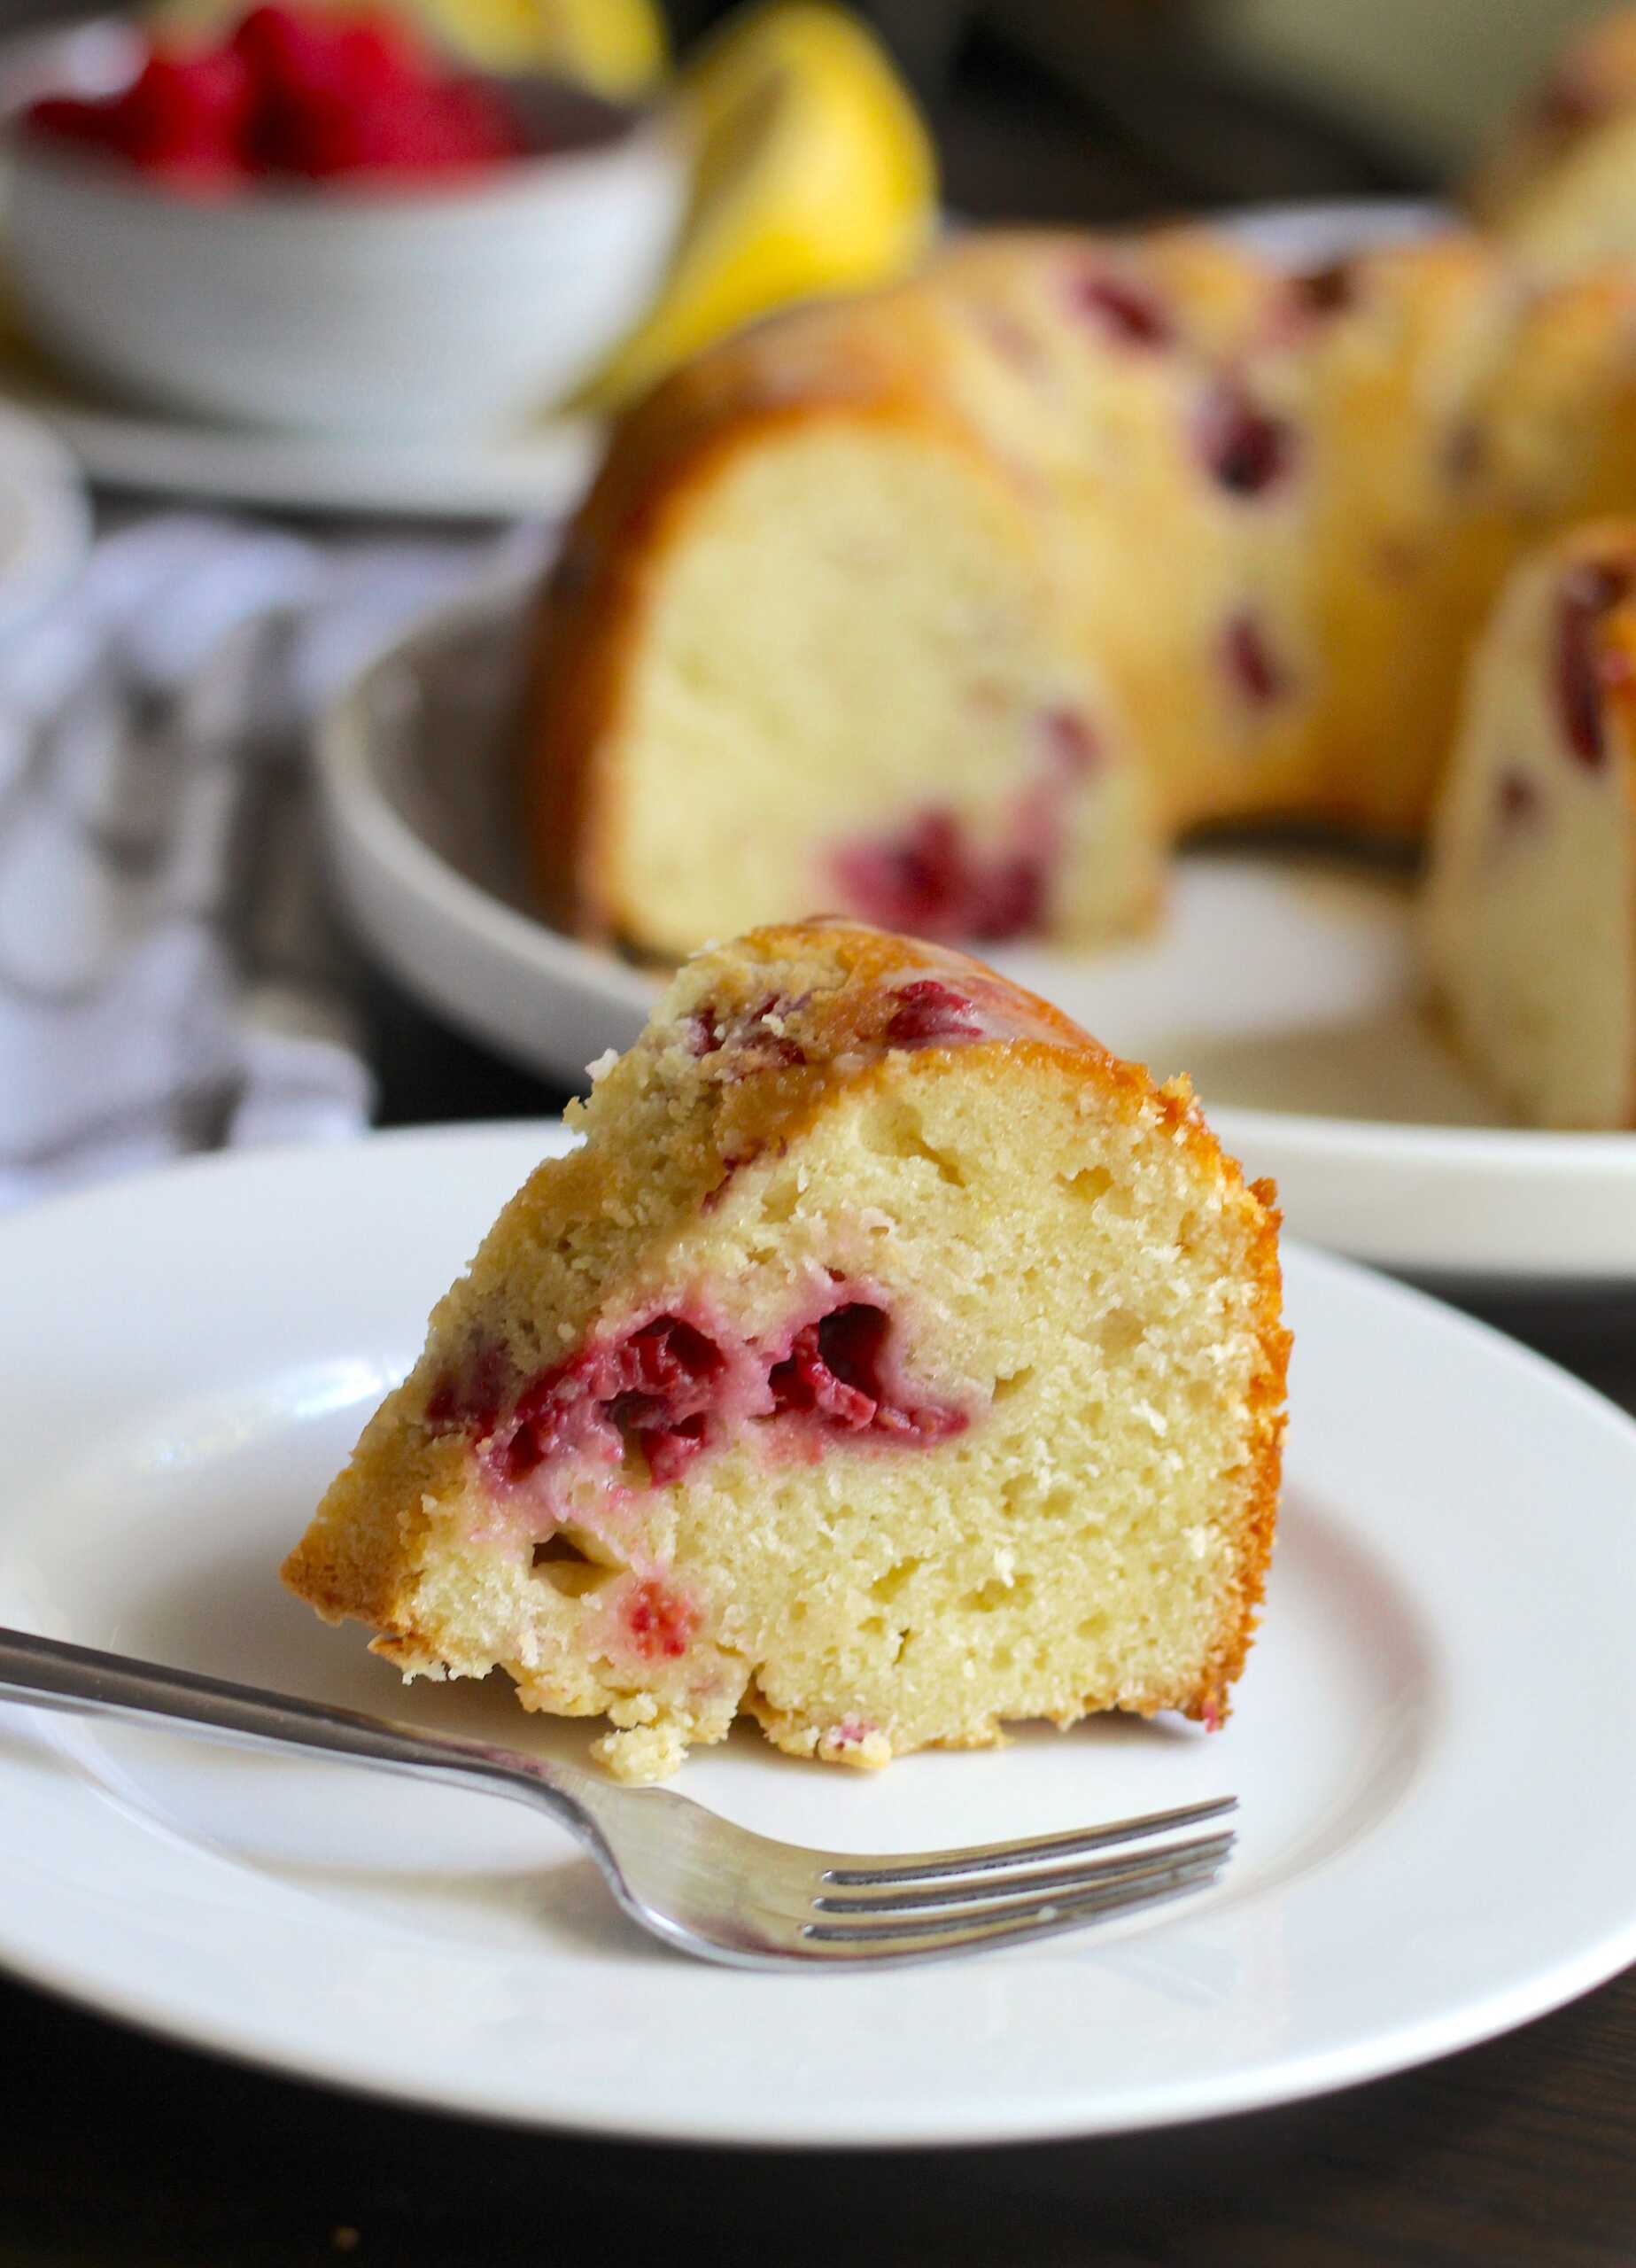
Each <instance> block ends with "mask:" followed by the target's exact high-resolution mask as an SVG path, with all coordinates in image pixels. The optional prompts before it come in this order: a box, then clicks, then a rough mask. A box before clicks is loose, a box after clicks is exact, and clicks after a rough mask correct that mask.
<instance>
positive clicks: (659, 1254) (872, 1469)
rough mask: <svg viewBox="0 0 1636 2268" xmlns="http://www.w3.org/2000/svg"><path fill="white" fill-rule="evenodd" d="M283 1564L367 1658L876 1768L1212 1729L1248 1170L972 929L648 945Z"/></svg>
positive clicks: (565, 1709) (1270, 1423) (1272, 1493)
mask: <svg viewBox="0 0 1636 2268" xmlns="http://www.w3.org/2000/svg"><path fill="white" fill-rule="evenodd" d="M594 1077H595V1084H594V1085H593V1091H592V1095H591V1099H590V1100H589V1102H588V1103H587V1104H586V1105H585V1108H584V1110H583V1112H582V1113H581V1114H580V1116H579V1124H580V1126H581V1127H582V1129H583V1132H584V1136H585V1140H584V1143H583V1146H581V1147H580V1148H579V1149H578V1150H577V1151H576V1152H575V1153H572V1154H571V1155H570V1156H568V1157H566V1158H563V1159H561V1160H555V1161H548V1162H547V1163H546V1164H543V1165H541V1166H540V1167H539V1169H538V1170H537V1171H536V1172H535V1173H534V1174H533V1175H532V1176H531V1178H530V1179H529V1181H528V1182H527V1183H526V1184H524V1186H523V1189H522V1190H521V1191H520V1192H519V1193H518V1194H517V1195H516V1197H515V1198H514V1199H513V1200H512V1201H511V1202H510V1203H509V1205H508V1206H507V1208H506V1209H505V1210H504V1211H503V1212H502V1214H501V1215H500V1218H499V1220H498V1221H497V1223H495V1225H494V1227H493V1229H492V1231H491V1232H490V1234H489V1236H488V1238H487V1239H486V1240H485V1243H484V1245H483V1247H482V1248H481V1250H480V1251H479V1252H478V1254H477V1257H476V1259H475V1260H474V1261H473V1262H472V1263H471V1266H470V1268H469V1270H468V1272H467V1273H466V1274H465V1275H464V1276H463V1277H462V1278H461V1280H460V1281H459V1282H458V1283H457V1284H456V1285H454V1289H453V1290H452V1291H451V1292H450V1293H448V1295H447V1297H446V1299H445V1300H444V1301H442V1303H441V1304H440V1305H439V1306H438V1309H436V1310H435V1312H434V1314H433V1316H432V1317H431V1323H430V1334H429V1337H428V1339H427V1342H426V1347H425V1350H424V1352H423V1355H422V1356H421V1358H420V1360H419V1362H418V1363H416V1364H415V1369H414V1370H413V1371H412V1372H411V1373H410V1375H409V1377H408V1378H407V1379H406V1381H405V1382H404V1384H403V1385H402V1386H399V1388H398V1389H397V1391H396V1392H395V1393H393V1394H392V1395H391V1396H390V1397H389V1398H388V1400H387V1401H386V1402H384V1405H383V1406H382V1408H381V1409H380V1410H379V1411H378V1412H377V1413H376V1416H375V1417H374V1418H373V1419H372V1420H371V1422H370V1424H369V1425H368V1428H367V1430H366V1431H365V1433H364V1434H363V1437H362V1439H361V1441H360V1443H359V1446H358V1449H357V1451H356V1453H355V1455H354V1456H353V1460H352V1462H351V1464H349V1466H348V1467H347V1469H346V1470H345V1472H343V1473H342V1475H341V1476H340V1478H339V1479H338V1480H337V1481H336V1482H335V1484H334V1486H333V1487H331V1489H330V1493H329V1495H327V1497H326V1498H325V1500H324V1502H323V1503H322V1506H321V1507H320V1509H319V1511H318V1512H317V1515H316V1516H315V1518H314V1521H313V1524H312V1526H311V1527H310V1529H309V1530H308V1532H307V1534H306V1538H305V1540H304V1541H303V1542H301V1543H300V1545H299V1547H298V1549H297V1550H295V1552H294V1553H293V1555H292V1556H291V1558H290V1560H289V1561H288V1563H287V1565H286V1566H285V1568H284V1575H285V1579H286V1581H288V1582H289V1583H290V1584H291V1586H292V1588H294V1589H295V1590H296V1591H298V1592H299V1594H300V1595H301V1596H303V1597H304V1598H306V1599H307V1600H308V1601H310V1602H311V1604H313V1605H314V1606H315V1607H316V1608H317V1609H318V1611H319V1612H320V1613H321V1614H322V1615H324V1616H325V1617H326V1618H328V1619H339V1618H340V1617H342V1616H345V1615H351V1616H355V1617H358V1618H360V1619H361V1620H363V1621H364V1622H366V1623H368V1624H370V1625H371V1626H373V1627H374V1628H375V1630H376V1632H377V1633H378V1635H377V1636H376V1639H375V1641H374V1645H375V1651H376V1652H378V1653H381V1654H384V1656H385V1657H386V1658H388V1659H389V1660H390V1661H392V1662H393V1663H394V1664H396V1665H397V1666H399V1668H400V1669H401V1670H402V1671H404V1672H405V1673H406V1674H425V1675H430V1676H432V1677H444V1676H470V1677H481V1676H483V1675H485V1674H486V1673H487V1672H489V1671H490V1670H492V1669H493V1668H494V1667H495V1666H502V1667H504V1668H505V1669H506V1670H507V1671H508V1673H509V1674H510V1676H511V1677H512V1678H513V1679H514V1680H515V1681H516V1689H517V1693H518V1697H519V1698H520V1699H521V1700H522V1702H523V1705H525V1706H526V1707H529V1708H531V1709H541V1710H547V1711H552V1712H556V1713H562V1714H567V1715H575V1716H594V1715H598V1714H604V1713H605V1714H606V1715H607V1716H608V1717H609V1719H610V1720H611V1721H612V1724H613V1726H614V1728H615V1729H614V1730H613V1731H612V1732H611V1733H610V1734H609V1736H607V1737H606V1738H605V1739H604V1740H603V1741H602V1743H601V1746H600V1751H599V1752H600V1753H601V1756H602V1757H603V1759H604V1760H605V1761H606V1762H607V1763H608V1764H609V1766H610V1767H611V1768H612V1769H613V1770H614V1771H615V1772H616V1773H617V1774H619V1775H622V1776H624V1777H626V1778H632V1779H645V1778H652V1777H655V1776H658V1775H663V1774H664V1773H666V1772H668V1771H670V1770H671V1768H672V1767H674V1766H675V1764H676V1763H677V1762H678V1760H679V1759H680V1757H681V1756H682V1754H683V1752H684V1751H685V1749H686V1745H687V1744H689V1743H690V1742H694V1741H717V1740H720V1739H721V1738H722V1737H723V1736H725V1733H726V1732H727V1729H728V1728H729V1727H730V1726H731V1724H732V1723H733V1719H734V1717H735V1716H736V1715H737V1714H738V1713H739V1712H740V1710H744V1711H748V1713H750V1714H751V1715H753V1716H754V1717H755V1718H756V1719H757V1720H759V1722H760V1723H761V1725H762V1727H763V1728H764V1731H765V1733H766V1734H767V1736H768V1737H769V1738H770V1739H771V1741H773V1742H774V1743H775V1744H777V1745H778V1746H779V1748H781V1749H784V1750H787V1751H789V1752H790V1753H792V1754H794V1755H797V1756H808V1757H818V1758H821V1759H826V1760H827V1761H832V1762H841V1763H849V1764H858V1765H877V1764H882V1763H884V1762H886V1761H887V1760H888V1759H889V1758H891V1757H893V1756H895V1755H901V1754H903V1752H904V1751H908V1750H911V1749H916V1748H919V1747H921V1746H924V1745H926V1744H948V1745H954V1746H967V1745H980V1744H987V1743H990V1742H992V1741H994V1740H995V1739H996V1738H997V1737H998V1736H999V1728H1000V1727H1001V1725H1002V1724H1003V1723H1004V1721H1006V1720H1012V1719H1025V1718H1048V1719H1051V1720H1054V1721H1055V1722H1056V1723H1057V1724H1058V1725H1064V1726H1066V1725H1069V1724H1071V1723H1073V1722H1074V1720H1076V1719H1078V1718H1080V1717H1082V1715H1084V1714H1085V1713H1087V1712H1089V1711H1093V1710H1105V1709H1122V1710H1132V1711H1136V1712H1139V1713H1143V1714H1148V1713H1152V1712H1154V1711H1158V1710H1161V1709H1171V1710H1178V1711H1181V1712H1183V1713H1186V1714H1187V1715H1189V1716H1191V1717H1193V1718H1196V1719H1199V1720H1203V1721H1204V1722H1206V1724H1213V1723H1215V1722H1217V1721H1219V1720H1220V1719H1221V1716H1222V1715H1223V1714H1224V1713H1225V1712H1226V1708H1227V1703H1228V1689H1229V1686H1230V1685H1231V1683H1232V1682H1233V1680H1234V1679H1235V1678H1236V1677H1237V1674H1238V1672H1239V1670H1240V1668H1241V1666H1242V1665H1243V1662H1244V1651H1245V1648H1246V1645H1247V1644H1248V1643H1249V1639H1250V1635H1251V1628H1252V1620H1253V1618H1254V1613H1255V1609H1256V1606H1257V1603H1258V1601H1259V1599H1260V1595H1261V1587H1262V1581H1263V1576H1264V1572H1265V1569H1266V1566H1267V1561H1268V1552H1269V1550H1270V1548H1271V1542H1272V1534H1273V1524H1274V1518H1275V1504H1276V1497H1277V1489H1278V1472H1279V1456H1280V1440H1281V1433H1282V1426H1283V1417H1282V1408H1283V1387H1284V1369H1285V1361H1286V1354H1287V1346H1288V1342H1287V1339H1286V1336H1285V1333H1284V1332H1283V1327H1282V1325H1281V1323H1280V1320H1279V1298H1280V1292H1279V1270H1278V1259H1277V1246H1276V1223H1277V1216H1276V1214H1275V1211H1274V1210H1273V1208H1272V1196H1273V1192H1272V1191H1271V1189H1270V1188H1269V1187H1268V1186H1266V1185H1259V1186H1257V1187H1253V1188H1251V1187H1246V1186H1245V1184H1244V1181H1243V1179H1242V1177H1241V1176H1240V1174H1239V1171H1238V1169H1237V1167H1236V1166H1235V1165H1234V1164H1233V1163H1232V1162H1231V1161H1230V1160H1229V1159H1227V1158H1225V1157H1223V1155H1222V1154H1221V1151H1220V1149H1219V1148H1218V1147H1217V1145H1216V1143H1215V1141H1214V1139H1213V1137H1212V1136H1211V1134H1210V1133H1209V1131H1208V1130H1207V1129H1206V1126H1205V1124H1204V1122H1203V1121H1202V1119H1201V1118H1200V1116H1199V1114H1198V1109H1197V1108H1196V1107H1195V1105H1194V1104H1193V1102H1192V1099H1191V1098H1190V1094H1189V1092H1188V1090H1187V1088H1186V1087H1185V1085H1183V1084H1175V1085H1173V1086H1169V1087H1163V1088H1160V1087H1156V1086H1155V1085H1153V1084H1152V1083H1151V1081H1150V1080H1149V1078H1148V1077H1147V1076H1146V1074H1145V1073H1144V1072H1143V1071H1141V1070H1140V1069H1137V1068H1135V1067H1133V1066H1131V1065H1129V1064H1125V1063H1120V1062H1119V1061H1116V1060H1114V1059H1113V1057H1111V1056H1110V1055H1108V1054H1107V1053H1106V1052H1105V1050H1103V1049H1102V1048H1101V1047H1099V1046H1098V1045H1097V1044H1096V1043H1095V1042H1094V1041H1093V1040H1090V1039H1089V1038H1087V1037H1085V1035H1084V1034H1083V1033H1082V1032H1081V1031H1080V1030H1079V1029H1076V1027H1075V1026H1074V1025H1073V1024H1071V1023H1070V1022H1068V1021H1067V1020H1066V1018H1065V1017H1063V1016H1062V1015H1061V1014H1058V1012H1057V1011H1056V1010H1054V1009H1052V1008H1050V1007H1048V1006H1045V1005H1044V1004H1043V1002H1041V1001H1039V1000H1036V999H1035V998H1032V997H1031V996H1029V995H1028V994H1027V993H1024V992H1022V991H1020V990H1018V989H1017V988H1016V987H1014V986H1013V985H1012V984H1010V983H1006V982H1005V981H1004V980H1003V979H1001V978H999V977H997V976H996V975H994V974H993V973H992V972H990V971H989V970H988V969H986V968H984V967H982V966H981V964H980V963H978V962H976V961H974V960H971V959H966V958H965V957H964V956H961V955H958V954H954V953H951V952H948V951H941V950H939V949H937V948H935V947H931V946H927V945H924V944H913V943H910V942H908V941H906V940H904V939H903V938H901V937H896V936H888V935H886V934H883V933H881V932H880V931H877V930H873V929H869V928H862V927H855V926H852V925H849V924H844V923H839V922H815V923H810V924H807V925H804V926H802V927H798V928H769V929H764V930H762V931H760V932H758V933H756V934H754V935H752V936H748V937H745V938H743V939H741V940H740V941H739V942H738V943H737V944H732V945H729V946H725V947H721V948H714V949H712V950H710V951H707V952H705V953H703V954H702V955H701V956H700V957H698V958H697V959H694V960H692V961H690V962H688V963H687V964H686V966H685V967H683V968H682V969H681V970H680V971H679V973H678V975H677V976H676V978H675V980H674V982H673V983H672V985H671V990H670V991H669V992H668V994H667V995H666V996H665V998H664V999H663V1002H662V1003H661V1005H660V1006H659V1007H658V1008H657V1010H656V1011H655V1014H654V1017H653V1019H652V1021H651V1022H650V1023H649V1025H648V1027H647V1030H646V1032H645V1033H644V1034H643V1036H642V1037H641V1038H640V1040H639V1041H638V1043H637V1045H635V1046H634V1047H633V1048H632V1050H631V1052H629V1053H628V1054H627V1055H625V1056H624V1057H623V1058H622V1059H620V1060H616V1061H615V1060H609V1062H608V1063H606V1064H603V1065H601V1066H598V1067H594Z"/></svg>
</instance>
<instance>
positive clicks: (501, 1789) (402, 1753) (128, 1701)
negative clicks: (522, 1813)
mask: <svg viewBox="0 0 1636 2268" xmlns="http://www.w3.org/2000/svg"><path fill="white" fill-rule="evenodd" d="M0 1699H3V1700H8V1701H21V1702H26V1703H28V1704H31V1705H34V1706H35V1707H36V1708H43V1709H63V1710H67V1711H71V1712H73V1713H75V1714H78V1715H82V1716H96V1717H119V1718H124V1719H126V1720H130V1721H134V1722H136V1723H139V1724H152V1723H154V1722H155V1721H156V1720H157V1721H159V1722H162V1723H166V1724H170V1725H174V1726H175V1727H176V1728H177V1729H178V1730H180V1731H182V1732H189V1733H194V1734H198V1735H199V1736H201V1737H203V1738H205V1739H206V1740H217V1741H221V1742H225V1743H228V1744H230V1745H233V1746H236V1747H239V1748H256V1749H282V1750H284V1751H289V1750H291V1749H297V1750H302V1751H306V1752H308V1753H316V1754H318V1755H322V1756H336V1757H341V1758H343V1759H346V1760H348V1761H350V1762H352V1763H354V1764H374V1765H377V1766H381V1767H384V1769H386V1770H387V1771H389V1772H412V1773H415V1774H417V1775H420V1776H422V1777H423V1778H425V1777H430V1778H431V1779H434V1780H453V1781H457V1782H461V1783H465V1784H467V1785H469V1784H470V1783H471V1782H472V1781H474V1780H476V1781H478V1782H481V1783H485V1784H486V1785H487V1786H489V1787H490V1788H492V1790H494V1792H495V1793H497V1794H504V1795H509V1796H516V1797H518V1798H523V1799H525V1800H526V1799H531V1800H533V1801H536V1802H539V1803H543V1804H544V1805H545V1806H546V1807H547V1810H549V1811H551V1812H553V1813H554V1814H555V1815H556V1816H557V1817H558V1818H559V1819H561V1820H562V1821H563V1822H564V1823H565V1824H566V1825H568V1826H570V1827H572V1828H573V1829H574V1830H575V1831H576V1833H578V1834H579V1835H580V1836H582V1837H585V1836H586V1835H587V1834H592V1835H594V1827H593V1822H591V1821H588V1819H587V1817H586V1815H585V1810H584V1809H583V1808H582V1806H584V1805H585V1802H586V1799H587V1798H588V1797H591V1796H592V1794H593V1789H594V1783H593V1782H592V1780H591V1778H590V1775H588V1774H586V1773H582V1772H577V1771H576V1770H575V1769H574V1768H573V1767H572V1766H571V1765H561V1764H553V1763H548V1762H547V1760H546V1759H543V1758H539V1757H532V1756H522V1755H519V1754H518V1753H517V1752H516V1751H515V1750H513V1749H508V1748H500V1747H492V1746H490V1745H488V1744H486V1743H485V1742H481V1741H468V1740H459V1739H452V1738H450V1737H449V1736H447V1735H446V1734H438V1735H432V1734H429V1733H418V1732H412V1731H410V1730H409V1729H408V1728H407V1727H406V1726H403V1725H394V1724H389V1723H388V1722H387V1720H385V1719H384V1717H369V1716H366V1715H365V1714H364V1713H362V1711H361V1710H357V1709H334V1708H330V1707H329V1706H327V1705H325V1704H323V1703H322V1702H318V1701H301V1700H298V1699H297V1698H296V1697H295V1696H294V1695H292V1694H288V1693H270V1692H266V1691H264V1690H262V1689H260V1687H257V1686H253V1685H233V1684H230V1683H229V1682H228V1681H227V1680H226V1679H224V1678H219V1677H201V1676H200V1675H199V1674H198V1672H197V1671H194V1670H187V1669H167V1668H165V1667H163V1666H161V1665H160V1664H159V1663H158V1662H143V1661H137V1660H135V1659H134V1658H132V1657H130V1656H129V1655H127V1654H105V1653H101V1652H99V1651H97V1649H96V1648H95V1647H91V1646H70V1645H66V1644H64V1643H63V1642H62V1641H61V1640H60V1639H57V1638H40V1637H36V1636H35V1635H34V1634H33V1633H32V1632H30V1631H27V1630H7V1629H0Z"/></svg>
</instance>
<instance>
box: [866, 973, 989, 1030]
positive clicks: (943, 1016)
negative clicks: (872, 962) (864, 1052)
mask: <svg viewBox="0 0 1636 2268" xmlns="http://www.w3.org/2000/svg"><path fill="white" fill-rule="evenodd" d="M895 998H896V1001H897V1006H896V1008H895V1009H894V1010H893V1012H892V1014H891V1018H890V1020H889V1021H888V1024H887V1028H886V1037H887V1044H888V1046H891V1047H933V1046H936V1045H938V1044H939V1043H940V1042H947V1041H949V1040H963V1039H977V1038H980V1037H981V1034H982V1024H981V1020H980V1019H979V1017H978V1014H977V1011H976V1009H975V1007H974V1006H973V1004H972V1002H971V1001H970V1000H968V999H967V998H966V997H965V993H964V992H957V991H956V990H955V989H954V987H953V985H952V984H940V983H938V981H937V979H936V978H935V977H934V976H923V977H920V978H919V979H918V980H917V981H916V982H915V983H913V984H904V985H902V986H900V987H899V989H898V990H897V992H896V995H895Z"/></svg>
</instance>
